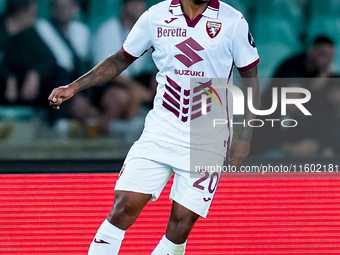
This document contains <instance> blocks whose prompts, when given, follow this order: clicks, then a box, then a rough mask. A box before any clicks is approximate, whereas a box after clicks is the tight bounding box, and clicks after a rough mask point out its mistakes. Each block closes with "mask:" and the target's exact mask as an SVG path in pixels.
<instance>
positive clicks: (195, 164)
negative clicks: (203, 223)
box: [170, 151, 224, 218]
mask: <svg viewBox="0 0 340 255" xmlns="http://www.w3.org/2000/svg"><path fill="white" fill-rule="evenodd" d="M223 162H224V157H223V156H221V155H218V154H215V153H210V152H206V151H196V152H195V157H194V158H192V159H191V162H190V165H191V166H190V169H180V168H176V169H174V171H175V177H174V183H173V186H172V189H171V193H170V198H171V199H172V200H173V201H176V202H177V203H179V204H181V205H182V206H184V207H186V208H188V209H190V210H191V211H193V212H194V213H196V214H198V215H200V216H202V217H204V218H205V217H206V216H207V214H208V211H209V208H210V205H211V202H212V200H213V197H214V195H215V192H216V189H217V184H218V182H219V179H220V176H221V171H220V170H221V169H220V168H219V166H221V167H222V166H223Z"/></svg>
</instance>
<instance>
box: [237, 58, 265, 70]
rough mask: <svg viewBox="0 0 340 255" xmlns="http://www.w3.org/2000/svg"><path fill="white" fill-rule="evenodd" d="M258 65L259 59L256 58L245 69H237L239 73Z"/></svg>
mask: <svg viewBox="0 0 340 255" xmlns="http://www.w3.org/2000/svg"><path fill="white" fill-rule="evenodd" d="M258 63H260V59H259V58H258V59H257V60H255V61H254V62H253V63H251V64H250V65H247V66H245V67H237V69H238V70H239V71H241V72H244V71H247V70H249V69H250V68H252V67H254V66H256V65H257V64H258Z"/></svg>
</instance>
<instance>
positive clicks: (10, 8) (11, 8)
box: [4, 0, 37, 17]
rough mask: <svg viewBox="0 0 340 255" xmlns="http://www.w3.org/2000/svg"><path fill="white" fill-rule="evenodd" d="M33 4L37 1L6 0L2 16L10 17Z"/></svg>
mask: <svg viewBox="0 0 340 255" xmlns="http://www.w3.org/2000/svg"><path fill="white" fill-rule="evenodd" d="M35 3H37V0H7V3H6V7H5V12H4V15H5V16H7V17H8V16H12V15H14V14H16V13H18V12H19V11H21V10H23V9H26V8H28V7H30V6H31V5H33V4H35Z"/></svg>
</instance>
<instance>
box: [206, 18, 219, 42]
mask: <svg viewBox="0 0 340 255" xmlns="http://www.w3.org/2000/svg"><path fill="white" fill-rule="evenodd" d="M221 27H222V23H220V22H213V21H207V33H208V35H209V36H210V38H211V39H213V38H215V37H216V36H217V35H218V34H219V33H220V31H221Z"/></svg>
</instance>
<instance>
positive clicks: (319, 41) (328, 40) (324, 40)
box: [313, 35, 335, 46]
mask: <svg viewBox="0 0 340 255" xmlns="http://www.w3.org/2000/svg"><path fill="white" fill-rule="evenodd" d="M321 44H328V45H332V46H334V45H335V44H334V41H333V40H332V39H331V38H329V37H328V36H325V35H319V36H317V37H315V39H314V41H313V45H314V46H317V45H321Z"/></svg>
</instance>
